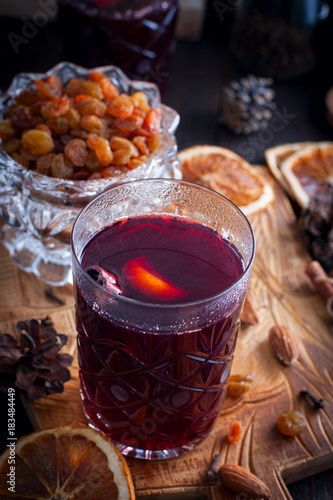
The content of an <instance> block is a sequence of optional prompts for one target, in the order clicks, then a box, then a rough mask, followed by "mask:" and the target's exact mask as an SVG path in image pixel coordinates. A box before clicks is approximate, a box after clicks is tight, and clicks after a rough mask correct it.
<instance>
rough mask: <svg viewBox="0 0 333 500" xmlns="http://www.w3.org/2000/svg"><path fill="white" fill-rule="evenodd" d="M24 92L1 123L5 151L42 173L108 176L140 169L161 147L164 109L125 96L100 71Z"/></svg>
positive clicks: (37, 84) (80, 177) (144, 99)
mask: <svg viewBox="0 0 333 500" xmlns="http://www.w3.org/2000/svg"><path fill="white" fill-rule="evenodd" d="M34 83H35V87H36V88H35V90H33V89H26V90H23V91H22V92H21V93H20V94H19V95H18V96H17V97H16V98H15V103H14V104H13V105H12V106H11V107H10V108H9V110H8V112H7V114H6V116H5V119H4V120H3V121H2V123H0V138H1V139H2V148H3V150H4V151H5V152H6V153H7V154H9V155H10V156H11V157H12V158H13V159H14V160H15V161H16V162H17V163H19V164H20V165H23V166H24V167H26V168H27V169H29V170H33V171H35V172H38V173H39V174H43V175H47V176H50V177H56V178H58V179H70V180H80V181H81V180H92V179H101V178H109V177H114V176H115V175H118V174H119V173H125V172H127V171H128V170H132V169H134V168H137V167H138V166H140V165H142V164H143V163H145V162H146V161H147V159H148V157H149V156H150V155H151V154H152V153H154V152H155V151H157V150H158V148H159V147H160V144H161V134H160V132H159V131H160V127H161V110H160V108H151V107H150V105H149V102H148V99H147V96H146V95H145V94H144V93H143V92H140V91H137V92H134V94H133V95H128V94H125V93H120V92H119V90H118V88H117V87H116V86H115V85H114V84H113V83H112V82H111V81H110V79H109V78H107V77H106V76H105V75H103V74H102V73H100V72H97V71H92V72H91V73H89V75H88V80H85V79H83V78H72V79H71V80H70V81H69V82H68V83H67V84H66V85H63V84H62V82H61V81H60V79H59V78H58V77H57V76H55V75H51V76H49V77H48V78H46V79H45V80H39V79H36V80H35V82H34Z"/></svg>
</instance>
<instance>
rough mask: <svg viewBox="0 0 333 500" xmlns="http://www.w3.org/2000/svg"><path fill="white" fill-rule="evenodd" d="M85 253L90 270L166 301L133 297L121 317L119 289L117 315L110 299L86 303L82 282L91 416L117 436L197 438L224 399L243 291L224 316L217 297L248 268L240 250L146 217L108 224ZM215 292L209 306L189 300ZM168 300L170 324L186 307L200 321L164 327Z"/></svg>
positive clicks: (81, 348) (168, 441)
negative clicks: (105, 305)
mask: <svg viewBox="0 0 333 500" xmlns="http://www.w3.org/2000/svg"><path fill="white" fill-rule="evenodd" d="M81 261H82V267H83V268H84V269H86V268H88V267H89V266H92V265H95V266H96V265H97V266H100V267H102V268H103V269H104V270H106V271H108V272H109V273H112V274H113V275H114V276H115V277H116V279H117V285H118V286H119V287H120V288H121V290H122V295H124V296H125V297H129V298H132V299H134V300H138V301H142V302H146V303H150V304H166V307H163V308H162V307H159V306H156V307H155V306H154V305H150V306H149V305H146V306H144V307H145V308H146V311H145V313H144V314H143V315H142V311H141V312H140V307H141V309H142V307H143V306H140V305H138V304H133V306H132V308H131V313H130V317H128V318H127V319H128V321H127V324H126V325H124V324H123V323H122V324H120V322H119V321H118V320H117V319H116V317H117V304H118V302H119V301H120V302H121V301H122V297H121V296H119V297H118V298H114V299H112V300H113V301H114V302H113V303H114V304H115V306H114V311H115V314H114V316H113V314H112V307H113V306H112V300H111V299H110V300H109V302H110V304H111V305H110V308H109V309H108V311H109V313H108V314H105V313H103V312H102V311H103V307H102V308H100V307H95V305H94V303H93V302H91V303H88V301H87V300H86V299H85V298H84V293H83V291H82V290H81V289H80V286H79V285H78V284H76V303H77V330H78V352H79V364H80V378H81V384H82V397H83V404H84V410H85V412H86V415H87V417H88V418H89V420H90V421H91V423H92V424H93V425H95V426H96V427H97V428H99V429H101V430H102V431H103V432H104V433H105V434H107V435H108V436H109V437H110V438H111V439H112V440H114V441H116V442H118V443H121V444H122V445H124V446H128V447H132V448H135V449H141V450H153V451H158V450H169V449H179V448H182V447H184V446H185V447H186V446H187V445H189V444H191V443H196V442H199V441H201V440H202V439H203V438H204V437H205V436H206V435H207V433H208V432H209V431H210V429H211V427H212V425H213V423H214V421H215V419H216V417H217V416H218V414H219V412H220V410H221V408H222V405H223V402H224V398H225V390H226V382H227V378H228V375H229V372H230V368H231V363H232V358H233V352H234V349H235V344H236V339H237V333H238V329H239V314H240V309H241V306H242V297H238V298H237V294H236V299H235V298H234V299H233V301H232V302H231V303H229V304H228V306H227V307H223V306H222V308H221V307H220V311H222V312H220V313H219V314H218V315H216V312H214V311H215V309H214V304H215V303H216V305H217V306H218V304H219V300H222V299H219V297H218V294H220V293H221V292H222V291H223V290H224V289H226V288H228V287H229V286H230V285H232V284H233V283H235V281H237V280H238V279H239V278H240V277H241V276H242V274H243V273H244V264H243V261H242V259H241V257H240V255H239V254H238V253H237V251H236V250H235V249H234V247H233V246H231V245H230V244H229V243H228V242H227V241H226V240H224V239H222V238H221V237H220V236H219V235H218V234H217V232H215V231H214V230H212V229H210V228H208V227H206V226H203V225H201V224H198V223H195V222H189V221H188V220H184V219H177V218H173V217H162V216H150V217H148V216H147V217H140V218H133V219H127V220H126V221H125V222H116V223H115V224H114V225H111V226H109V227H107V228H105V229H103V230H102V231H101V232H99V233H98V234H97V235H95V236H94V237H93V238H92V239H91V240H90V241H89V242H88V244H87V245H86V247H85V249H84V252H83V254H82V259H81ZM87 279H89V280H90V278H87ZM96 289H97V290H98V291H99V292H101V291H100V289H99V288H98V287H97V286H96ZM101 293H103V292H101ZM106 295H107V294H106V293H105V294H104V297H103V299H102V300H106V298H105V296H106ZM96 297H97V296H96ZM210 297H211V301H210V306H209V307H208V308H206V309H204V308H202V307H200V306H198V305H187V306H186V307H185V306H184V303H187V304H188V303H189V302H192V301H200V300H203V299H208V298H210ZM109 298H110V297H109ZM98 300H99V299H97V298H96V301H98ZM220 306H221V304H220ZM166 308H169V309H168V311H167V316H166V317H167V321H168V322H170V324H173V323H174V324H177V321H178V319H179V318H180V317H185V319H186V318H187V317H188V316H189V315H190V314H192V316H193V314H194V317H195V320H194V321H193V319H192V320H191V321H190V322H188V325H187V327H186V328H185V330H184V331H183V330H179V328H178V330H177V329H175V328H176V327H172V326H171V327H170V326H169V330H167V329H166V328H165V327H164V326H163V325H164V323H165V321H166V320H165V318H166V317H164V316H163V314H166V313H165V310H166ZM110 311H111V314H110ZM190 311H191V313H190ZM140 314H141V315H142V317H143V318H144V320H143V323H144V322H145V318H146V317H147V318H148V317H149V318H150V319H151V315H152V317H153V318H154V319H153V324H154V325H155V326H154V328H145V326H144V325H143V326H141V325H140V324H139V319H138V317H137V315H140ZM196 314H197V316H196ZM173 317H174V319H175V321H174V322H173V321H172V318H173ZM150 319H147V321H150ZM185 323H186V320H185ZM179 324H183V323H182V322H180V323H179ZM131 325H135V326H131Z"/></svg>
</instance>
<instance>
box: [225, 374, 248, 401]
mask: <svg viewBox="0 0 333 500" xmlns="http://www.w3.org/2000/svg"><path fill="white" fill-rule="evenodd" d="M252 382H253V377H252V375H230V377H229V381H228V388H227V395H228V396H230V397H231V398H239V397H241V396H243V394H245V393H246V392H248V391H249V390H250V389H251V387H252Z"/></svg>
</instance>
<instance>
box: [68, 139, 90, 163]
mask: <svg viewBox="0 0 333 500" xmlns="http://www.w3.org/2000/svg"><path fill="white" fill-rule="evenodd" d="M65 155H66V156H67V158H68V159H69V160H70V161H71V162H72V163H73V165H75V166H77V167H83V166H84V165H85V163H86V159H87V156H88V150H87V146H86V143H85V142H84V141H83V140H82V139H72V140H71V141H70V142H68V143H67V144H66V146H65Z"/></svg>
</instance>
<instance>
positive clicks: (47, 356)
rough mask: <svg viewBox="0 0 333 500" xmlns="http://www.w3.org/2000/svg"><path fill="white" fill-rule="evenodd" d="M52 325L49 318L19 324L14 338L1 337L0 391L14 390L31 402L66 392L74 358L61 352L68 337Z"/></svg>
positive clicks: (7, 334)
mask: <svg viewBox="0 0 333 500" xmlns="http://www.w3.org/2000/svg"><path fill="white" fill-rule="evenodd" d="M49 323H50V322H49V320H48V318H46V319H45V320H37V319H31V320H28V321H19V322H18V323H17V324H16V326H15V336H13V335H10V334H9V333H4V334H0V391H2V392H6V391H7V390H8V388H9V387H14V388H16V389H18V390H19V391H20V392H22V393H23V394H25V395H26V397H27V398H28V399H30V400H34V399H41V398H42V397H44V396H47V395H48V394H51V393H61V392H63V390H64V385H63V384H64V383H65V382H67V381H68V380H69V379H70V378H71V375H70V371H69V370H68V367H69V366H70V365H71V364H72V361H73V357H72V356H71V355H70V354H65V353H60V350H61V349H62V347H63V346H64V345H65V344H66V343H67V339H68V337H67V335H64V334H62V333H57V332H56V330H55V329H54V328H53V326H52V324H51V325H50V324H49Z"/></svg>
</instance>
